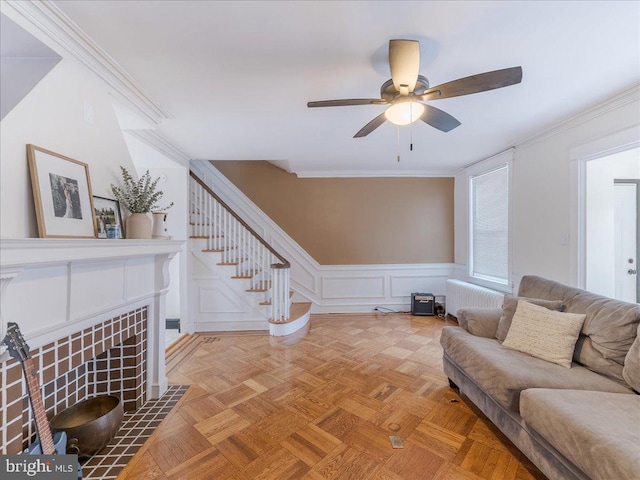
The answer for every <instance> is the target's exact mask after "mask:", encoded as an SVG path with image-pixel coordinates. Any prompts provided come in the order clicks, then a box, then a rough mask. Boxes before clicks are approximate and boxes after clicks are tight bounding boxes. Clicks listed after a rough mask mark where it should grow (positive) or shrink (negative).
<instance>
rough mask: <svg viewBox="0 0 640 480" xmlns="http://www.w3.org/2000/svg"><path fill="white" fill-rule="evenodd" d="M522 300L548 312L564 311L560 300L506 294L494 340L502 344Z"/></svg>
mask: <svg viewBox="0 0 640 480" xmlns="http://www.w3.org/2000/svg"><path fill="white" fill-rule="evenodd" d="M520 300H524V301H525V302H529V303H533V304H534V305H540V306H541V307H545V308H548V309H549V310H557V311H558V312H562V311H564V309H565V306H564V303H562V301H561V300H545V299H543V298H530V297H514V296H513V295H509V294H506V295H505V296H504V302H503V304H502V316H501V317H500V323H498V330H497V331H496V338H497V339H498V340H499V341H500V342H504V339H505V338H507V332H508V331H509V328H510V327H511V322H512V321H513V315H514V314H515V313H516V308H517V307H518V302H519V301H520Z"/></svg>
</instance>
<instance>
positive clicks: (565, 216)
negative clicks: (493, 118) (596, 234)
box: [455, 87, 640, 291]
mask: <svg viewBox="0 0 640 480" xmlns="http://www.w3.org/2000/svg"><path fill="white" fill-rule="evenodd" d="M639 90H640V89H638V88H637V87H636V88H634V89H633V90H631V91H629V92H627V93H625V94H624V95H621V96H620V97H617V98H615V99H612V101H610V102H607V103H606V104H603V105H601V106H598V107H596V108H593V109H590V110H589V111H587V112H584V113H583V114H580V115H578V116H576V117H573V118H572V119H570V120H567V121H566V122H564V123H563V124H561V125H557V126H556V127H554V128H553V129H550V130H548V131H547V132H546V133H544V134H541V135H540V136H538V137H536V138H533V139H531V140H527V141H523V142H521V143H519V144H516V145H515V151H514V160H513V166H512V173H511V179H512V183H511V186H512V189H511V198H512V211H511V218H512V225H511V243H512V246H511V247H512V279H513V282H514V290H515V291H517V289H518V285H519V281H520V279H521V278H522V276H523V275H541V276H544V277H547V278H551V279H554V280H557V281H560V282H563V283H567V284H570V285H577V284H578V280H577V276H576V274H575V268H576V267H575V265H576V263H577V255H578V249H577V248H575V246H574V245H575V243H576V242H577V240H578V239H577V238H575V237H576V230H575V228H573V224H574V223H575V219H576V216H577V201H576V200H575V198H574V197H575V196H576V190H577V188H578V185H577V182H578V177H577V175H576V172H575V168H574V166H573V165H572V163H573V161H574V160H575V156H574V155H572V152H575V151H577V150H580V147H581V146H583V145H586V144H591V143H593V142H595V141H597V140H599V139H602V138H603V137H610V138H614V137H615V134H616V133H617V132H621V131H625V130H626V131H628V130H629V129H630V131H631V132H632V134H633V136H635V138H636V139H638V138H640V128H639V127H638V126H639V125H640V99H639V95H638V93H639ZM472 168H473V167H472ZM468 170H469V169H467V171H462V172H458V174H457V175H456V186H455V196H456V197H455V202H456V204H455V215H456V223H455V227H456V228H455V262H456V265H457V267H458V270H457V276H460V275H461V274H462V272H465V271H466V265H467V230H468V228H467V222H468V212H467V186H466V183H465V178H466V176H467V175H468Z"/></svg>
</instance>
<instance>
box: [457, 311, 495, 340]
mask: <svg viewBox="0 0 640 480" xmlns="http://www.w3.org/2000/svg"><path fill="white" fill-rule="evenodd" d="M501 314H502V310H500V309H499V308H481V307H474V308H459V309H458V317H457V318H458V325H460V326H461V327H462V328H464V329H465V330H466V331H467V332H469V333H470V334H472V335H476V336H478V337H487V338H494V337H495V335H496V329H497V328H498V322H499V321H500V315H501Z"/></svg>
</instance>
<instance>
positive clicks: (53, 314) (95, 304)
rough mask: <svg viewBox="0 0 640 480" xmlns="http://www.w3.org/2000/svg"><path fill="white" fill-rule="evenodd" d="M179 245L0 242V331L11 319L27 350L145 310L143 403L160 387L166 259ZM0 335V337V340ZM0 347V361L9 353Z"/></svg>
mask: <svg viewBox="0 0 640 480" xmlns="http://www.w3.org/2000/svg"><path fill="white" fill-rule="evenodd" d="M183 243H184V241H177V240H97V239H40V238H28V239H0V334H1V335H2V337H1V338H4V336H5V333H6V323H7V322H9V321H12V322H17V323H18V325H19V326H20V331H21V332H22V334H23V335H24V337H25V340H26V341H27V343H28V344H29V347H30V348H31V349H35V348H38V347H42V346H44V345H46V344H48V343H50V342H52V341H55V340H56V339H58V338H60V337H62V336H66V335H70V334H73V333H75V332H79V331H82V330H83V329H85V328H87V327H91V326H93V325H96V324H98V323H101V322H103V321H105V320H108V319H111V318H114V317H117V316H119V315H123V314H125V313H128V312H131V311H132V310H135V309H138V308H142V307H145V306H146V307H147V309H148V325H147V329H148V330H147V361H148V367H147V386H146V391H147V398H159V397H160V396H161V395H162V394H163V393H164V392H165V391H166V389H167V377H166V373H165V363H164V361H165V359H164V350H165V345H164V323H165V300H166V293H167V290H168V286H169V281H170V278H169V268H168V267H169V262H170V260H171V259H172V258H173V257H174V256H175V255H176V253H178V252H180V250H181V248H182V244H183ZM1 338H0V339H1ZM4 350H5V348H4V347H2V354H1V357H0V360H2V361H4V360H6V359H7V357H8V354H7V353H6V352H5V351H4Z"/></svg>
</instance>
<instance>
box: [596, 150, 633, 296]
mask: <svg viewBox="0 0 640 480" xmlns="http://www.w3.org/2000/svg"><path fill="white" fill-rule="evenodd" d="M585 180H586V182H585V187H586V189H585V234H584V241H585V243H584V248H585V250H584V252H585V257H584V261H585V263H584V273H585V288H586V289H587V290H589V291H592V292H595V293H599V294H601V295H605V296H607V297H611V298H617V299H619V300H624V301H628V302H638V299H639V298H640V295H639V294H638V287H639V285H638V281H637V278H638V274H637V273H638V268H637V262H638V259H639V258H640V256H639V255H638V246H639V244H640V238H639V237H640V234H639V230H638V229H639V222H638V215H639V212H638V210H639V209H640V207H639V206H638V202H639V196H638V195H639V190H640V147H635V148H631V149H628V150H624V151H621V152H616V153H614V154H611V155H604V156H601V157H598V158H593V159H590V160H588V161H587V162H586V178H585Z"/></svg>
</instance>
